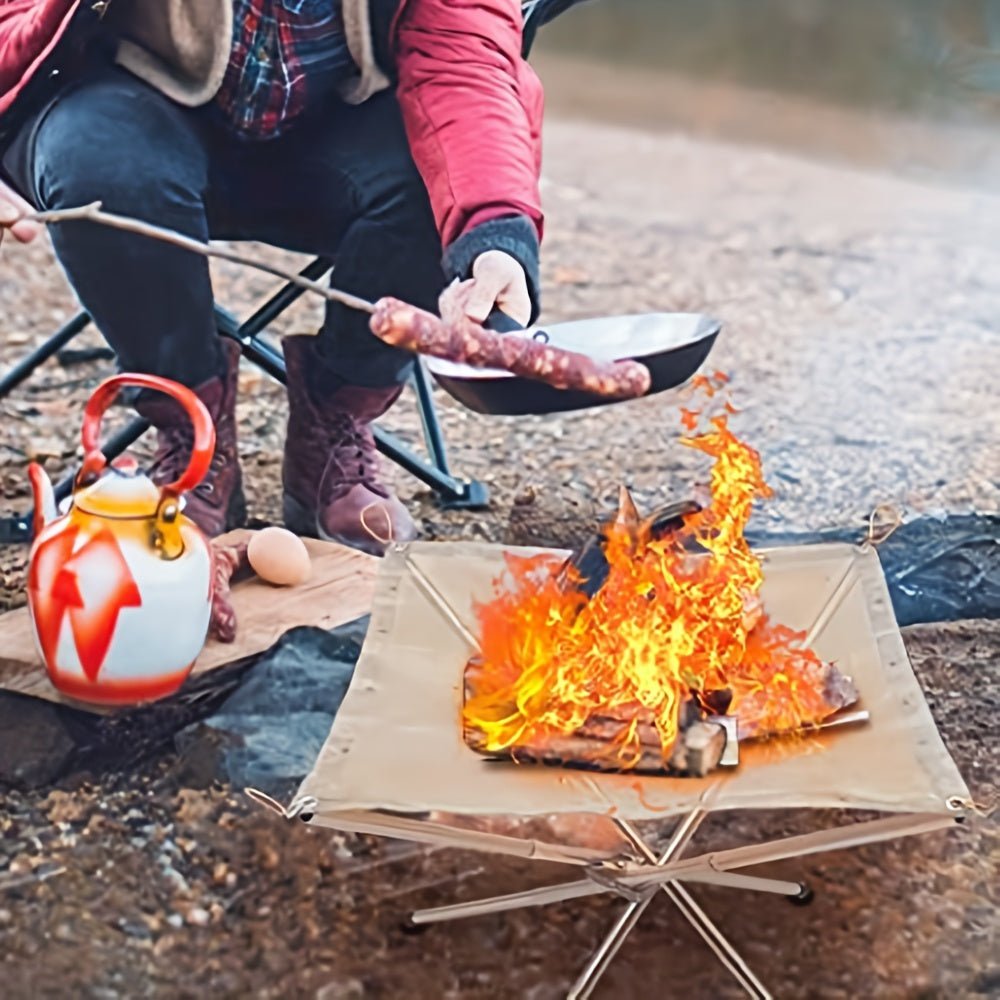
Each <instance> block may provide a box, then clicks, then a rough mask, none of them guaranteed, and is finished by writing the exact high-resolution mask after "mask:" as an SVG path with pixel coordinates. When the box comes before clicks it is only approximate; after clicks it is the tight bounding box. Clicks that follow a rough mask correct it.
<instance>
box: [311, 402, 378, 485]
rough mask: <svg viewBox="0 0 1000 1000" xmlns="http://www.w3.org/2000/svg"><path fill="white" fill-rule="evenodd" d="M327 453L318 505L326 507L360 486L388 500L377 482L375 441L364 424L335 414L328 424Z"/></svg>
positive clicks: (349, 417) (346, 416) (343, 415)
mask: <svg viewBox="0 0 1000 1000" xmlns="http://www.w3.org/2000/svg"><path fill="white" fill-rule="evenodd" d="M329 427H330V441H331V447H330V454H329V457H328V459H327V465H326V472H325V474H324V476H323V485H322V496H321V497H320V499H321V502H322V503H324V504H326V503H329V502H330V501H332V500H335V499H337V498H338V497H340V496H342V495H343V494H345V493H347V492H348V491H349V490H350V489H351V488H352V487H354V486H357V485H359V484H360V485H363V486H365V487H366V488H367V489H369V490H371V492H372V493H375V494H377V495H378V496H381V497H384V498H388V497H389V491H388V490H387V489H386V487H385V486H383V485H382V483H381V482H379V468H378V456H377V455H376V452H375V440H374V438H373V437H372V432H371V429H370V428H369V427H368V425H367V424H360V423H359V422H358V421H356V420H354V419H353V418H352V417H351V416H350V415H349V414H346V413H338V414H335V415H334V416H333V418H332V420H331V422H330V425H329Z"/></svg>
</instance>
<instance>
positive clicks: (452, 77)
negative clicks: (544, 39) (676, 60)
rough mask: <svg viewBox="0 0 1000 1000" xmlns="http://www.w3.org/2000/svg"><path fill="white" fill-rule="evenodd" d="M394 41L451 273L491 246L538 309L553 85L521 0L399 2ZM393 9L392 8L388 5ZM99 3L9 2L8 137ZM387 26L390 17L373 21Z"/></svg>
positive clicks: (4, 59)
mask: <svg viewBox="0 0 1000 1000" xmlns="http://www.w3.org/2000/svg"><path fill="white" fill-rule="evenodd" d="M396 4H397V6H395V8H394V9H393V10H392V15H393V16H392V19H391V26H390V28H389V37H388V38H387V39H386V40H385V41H386V42H387V44H386V45H385V46H384V47H385V49H386V50H387V51H388V52H389V54H390V56H391V59H392V61H393V64H394V65H393V66H392V72H393V73H394V75H395V77H396V81H397V93H398V97H399V103H400V107H401V109H402V113H403V118H404V121H405V124H406V129H407V134H408V136H409V140H410V147H411V151H412V154H413V159H414V162H415V163H416V165H417V168H418V169H419V170H420V173H421V176H422V177H423V179H424V183H425V184H426V187H427V190H428V192H429V194H430V199H431V205H432V207H433V210H434V216H435V219H436V220H437V224H438V228H439V231H440V233H441V239H442V244H443V245H444V247H445V248H446V250H445V268H446V270H447V271H448V272H449V274H450V275H454V276H463V277H464V276H465V275H466V274H467V273H468V269H469V267H470V266H471V263H472V261H473V260H474V259H475V257H476V256H478V254H479V253H481V252H482V251H483V250H484V249H503V250H507V251H508V252H510V253H512V254H513V255H514V256H515V257H516V258H517V259H518V260H520V261H521V263H522V264H523V265H524V267H525V270H526V272H527V273H528V276H529V284H530V285H531V286H532V287H531V291H532V298H533V299H534V300H535V301H536V303H537V285H538V279H537V269H538V263H537V257H538V241H539V240H540V238H541V233H542V211H541V199H540V196H539V190H538V180H539V172H540V169H541V139H540V133H541V120H542V105H543V98H542V88H541V84H540V83H539V81H538V78H537V77H536V76H535V74H534V71H533V70H532V69H531V68H530V67H529V66H528V64H527V62H525V60H524V59H523V58H522V55H521V47H522V12H521V4H520V0H396ZM373 5H374V6H381V7H382V9H383V10H384V7H385V5H384V3H381V4H380V3H378V2H377V0H376V3H375V4H373ZM101 7H102V5H101V4H100V2H97V0H0V138H2V131H3V129H2V126H3V123H4V119H5V118H7V119H8V121H9V120H11V113H12V112H14V111H16V110H17V109H18V108H19V107H21V108H23V106H24V104H25V103H26V102H30V100H31V97H30V95H31V91H32V88H33V87H34V86H35V85H37V84H38V83H39V81H40V80H42V79H43V78H44V77H45V76H47V75H48V74H50V73H51V71H52V68H53V67H54V66H55V65H56V54H57V52H58V49H59V46H60V41H61V40H64V39H67V38H68V37H69V36H70V35H71V34H73V32H75V31H76V30H77V27H76V25H77V23H79V22H80V21H90V22H94V21H96V15H95V13H94V12H95V11H97V12H98V13H99V12H100V10H101ZM373 20H374V21H375V22H376V23H377V22H378V18H377V17H376V18H374V19H373Z"/></svg>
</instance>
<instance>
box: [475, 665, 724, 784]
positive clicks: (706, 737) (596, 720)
mask: <svg viewBox="0 0 1000 1000" xmlns="http://www.w3.org/2000/svg"><path fill="white" fill-rule="evenodd" d="M482 669H483V664H482V661H480V660H478V659H472V660H470V661H469V664H468V665H467V667H466V673H465V683H466V696H467V697H468V696H470V695H471V694H472V692H474V690H475V689H476V686H477V674H478V673H479V672H480V671H482ZM633 720H638V721H633ZM633 724H634V725H635V727H636V736H637V737H638V746H635V744H633V746H632V748H631V749H630V751H628V752H625V751H623V749H622V745H623V741H622V735H623V733H624V732H625V731H626V730H627V729H628V728H629V726H630V725H633ZM678 726H679V732H678V736H677V739H676V741H675V742H674V745H673V750H672V752H671V754H670V756H669V757H667V758H666V759H664V754H663V747H662V743H661V740H660V736H659V734H658V733H657V731H656V727H655V725H654V724H653V720H652V717H651V715H650V714H649V713H648V712H643V711H642V710H641V709H640V710H636V711H634V712H632V713H629V712H624V711H622V710H621V709H610V708H609V709H608V710H607V711H606V712H604V713H603V714H601V715H594V716H591V717H590V718H588V719H586V720H585V721H584V722H583V723H582V724H581V726H580V727H579V729H577V730H576V731H575V732H573V733H569V734H562V733H557V734H553V735H551V736H550V737H548V738H547V739H545V740H541V741H538V742H537V743H523V744H521V743H519V744H515V745H513V746H511V747H509V748H507V749H506V750H504V751H491V750H490V749H489V748H488V746H487V743H486V739H485V737H484V734H483V733H482V732H481V731H478V730H476V729H472V728H469V727H466V728H465V731H464V739H465V742H466V744H467V745H468V746H469V747H470V749H472V750H475V751H476V753H479V754H482V755H483V756H485V757H491V758H493V759H503V758H507V759H510V760H516V761H519V762H520V763H526V764H527V763H535V764H548V765H552V766H556V767H571V768H576V769H579V770H590V771H623V770H628V771H635V772H636V773H637V774H671V775H683V776H691V777H704V776H705V775H706V774H708V773H709V772H710V771H713V770H714V769H715V768H716V767H718V766H719V761H720V760H721V758H722V754H723V752H724V751H725V749H726V730H725V728H724V727H723V726H722V725H720V724H719V723H715V722H710V721H706V719H705V717H704V712H703V710H702V709H701V707H700V706H699V705H698V703H697V701H696V700H695V699H693V698H692V699H689V700H688V701H687V702H685V703H684V705H682V706H681V709H680V717H679V719H678Z"/></svg>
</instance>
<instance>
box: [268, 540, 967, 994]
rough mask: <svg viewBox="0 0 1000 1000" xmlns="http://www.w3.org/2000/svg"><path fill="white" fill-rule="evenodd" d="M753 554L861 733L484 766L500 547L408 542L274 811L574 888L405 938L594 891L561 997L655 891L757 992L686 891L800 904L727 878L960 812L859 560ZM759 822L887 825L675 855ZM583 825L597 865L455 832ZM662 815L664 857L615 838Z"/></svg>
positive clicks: (594, 967)
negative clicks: (707, 762) (721, 749)
mask: <svg viewBox="0 0 1000 1000" xmlns="http://www.w3.org/2000/svg"><path fill="white" fill-rule="evenodd" d="M519 551H521V552H525V551H526V550H519ZM760 555H761V557H762V559H763V565H764V571H765V584H764V588H763V598H764V605H765V608H766V610H767V611H768V612H769V613H771V614H772V615H773V616H774V617H775V618H776V619H777V620H780V621H781V622H783V623H785V624H787V625H788V626H790V627H792V628H795V629H797V630H802V631H803V632H805V633H806V634H807V635H808V642H809V643H810V644H811V645H812V647H813V648H814V649H815V650H816V652H817V653H818V654H819V655H820V656H821V657H822V658H823V659H824V660H826V661H832V662H834V663H836V664H837V665H838V667H839V668H840V670H842V671H843V672H844V673H845V674H847V675H849V676H850V677H851V678H852V679H853V682H854V684H855V685H856V686H857V689H858V692H859V695H860V701H859V702H858V704H857V705H855V706H853V708H854V709H855V710H863V711H864V712H865V713H867V717H866V720H865V721H860V722H859V721H857V717H855V721H854V723H853V724H851V725H844V726H836V727H832V728H824V729H822V730H819V731H816V732H815V733H812V734H810V735H809V736H808V737H806V738H804V739H781V740H775V741H770V742H764V743H755V744H746V745H744V746H743V747H740V748H739V764H738V766H736V767H723V768H720V769H719V770H717V771H714V772H713V773H711V774H709V775H708V776H706V777H703V778H697V777H665V776H657V775H643V774H637V773H621V774H615V773H596V772H588V771H583V770H571V769H565V768H553V767H546V766H543V765H530V764H516V763H513V762H504V761H491V760H487V759H485V758H484V757H482V756H481V755H479V754H477V753H476V752H475V751H474V750H472V749H470V748H469V746H468V745H467V744H466V742H465V740H464V739H463V731H462V719H461V717H462V705H463V693H464V692H463V683H464V681H463V678H464V672H465V669H466V664H467V662H468V660H469V658H470V655H472V654H473V653H474V651H475V644H476V619H475V616H474V613H473V605H474V602H476V601H483V600H487V599H488V598H489V597H490V596H491V594H492V584H493V581H494V580H495V579H496V578H497V577H498V576H500V574H501V572H502V570H503V566H504V550H503V549H501V548H498V547H494V546H488V545H481V544H468V543H457V544H441V543H417V544H413V545H410V546H406V547H401V548H398V549H397V550H395V551H394V552H392V553H391V554H390V555H389V556H388V557H387V559H386V561H385V564H384V566H383V568H382V571H381V575H380V580H379V585H378V588H377V592H376V597H375V604H374V610H373V615H372V620H371V625H370V628H369V632H368V637H367V640H366V643H365V646H364V650H363V652H362V655H361V658H360V660H359V662H358V666H357V672H356V674H355V677H354V680H353V682H352V684H351V687H350V690H349V692H348V694H347V697H346V700H345V701H344V703H343V706H342V707H341V709H340V712H339V714H338V715H337V718H336V721H335V723H334V726H333V729H332V731H331V733H330V735H329V738H328V739H327V742H326V745H325V746H324V748H323V751H322V752H321V754H320V756H319V758H318V760H317V763H316V766H315V768H314V769H313V772H312V773H311V774H310V775H309V776H308V777H307V778H306V780H305V781H304V782H303V784H302V786H301V788H300V790H299V794H298V796H297V797H296V799H295V800H294V801H293V803H292V804H291V806H290V807H289V808H288V809H287V810H284V814H285V815H286V816H287V817H289V818H291V817H298V818H299V819H302V820H305V821H306V822H308V823H311V824H315V825H318V826H324V827H331V828H333V829H337V830H342V831H351V832H360V833H367V834H377V835H383V836H386V837H394V838H400V839H404V840H410V841H415V842H422V843H428V844H434V845H437V846H451V847H455V848H461V849H471V850H478V851H485V852H493V853H498V854H509V855H513V856H517V857H522V858H530V859H534V860H542V861H549V862H559V863H562V864H565V865H567V866H570V868H571V869H572V870H573V871H574V874H575V877H574V878H572V879H571V880H569V881H567V882H564V883H562V884H558V885H551V886H546V887H542V888H537V889H530V890H527V891H524V892H516V893H512V894H510V895H505V896H498V897H494V898H491V899H484V900H479V901H475V902H466V903H457V904H455V905H451V906H442V907H436V908H434V909H426V910H418V911H417V912H415V913H414V914H413V915H412V921H413V922H414V923H415V924H429V923H433V922H436V921H444V920H455V919H458V918H461V917H473V916H478V915H480V914H486V913H496V912H499V911H503V910H513V909H518V908H522V907H528V906H539V905H542V904H545V903H551V902H557V901H560V900H567V899H572V898H576V897H581V896H588V895H594V894H598V893H611V894H615V895H619V896H621V897H623V898H624V899H626V900H628V901H629V902H628V906H627V908H626V909H625V911H624V912H623V913H622V915H621V916H620V918H619V919H618V921H617V922H616V924H615V925H614V927H613V929H612V930H611V932H610V933H609V935H608V936H607V938H606V939H605V941H604V942H603V943H602V945H601V946H600V948H599V949H598V951H597V952H596V954H595V955H594V958H593V960H592V961H591V962H590V964H589V965H588V966H587V967H586V969H585V970H583V972H582V974H581V976H580V978H579V979H578V980H577V982H576V983H575V984H574V985H573V987H572V988H571V990H570V991H569V996H570V997H585V996H588V995H589V994H590V992H591V990H592V989H593V987H594V985H595V983H596V981H597V979H598V978H599V976H600V975H601V974H602V973H603V971H604V970H605V968H606V967H607V965H608V963H609V962H610V960H611V958H612V957H613V956H614V954H615V953H616V952H617V950H618V948H619V947H620V946H621V943H622V941H623V940H624V938H625V937H626V935H627V934H628V933H629V931H630V930H631V929H632V927H633V926H634V924H635V923H636V920H637V919H638V917H639V916H640V915H641V913H642V912H643V910H644V909H645V907H646V906H647V905H648V904H649V902H650V901H651V899H652V898H653V897H654V895H656V894H657V892H659V891H662V892H664V893H665V894H666V895H667V896H668V897H669V898H670V899H671V901H672V902H673V903H674V904H675V905H676V906H677V908H678V909H679V910H680V912H681V913H682V914H683V915H684V917H685V919H687V920H688V921H689V922H690V923H691V924H692V925H693V926H694V928H695V929H696V930H697V931H698V933H699V934H700V935H701V937H702V938H703V939H704V940H705V942H706V943H707V944H708V945H709V947H710V948H711V949H712V951H713V952H714V953H715V955H716V956H717V957H718V958H719V959H720V961H721V962H722V963H723V964H724V965H725V966H726V968H728V969H729V970H730V972H731V973H732V974H733V975H734V976H735V977H736V979H737V980H738V981H739V982H740V984H741V985H742V986H743V987H744V988H745V989H746V991H747V993H748V994H749V995H751V996H755V997H766V996H768V995H769V994H768V992H767V990H766V989H765V987H764V986H763V985H761V983H760V982H759V981H758V980H757V978H756V977H755V976H754V974H753V973H752V972H751V971H750V969H749V968H748V967H747V965H746V963H745V962H744V961H743V960H742V959H741V958H740V956H739V955H738V954H737V953H736V951H735V950H734V948H733V947H732V945H731V944H730V943H729V942H728V941H727V940H726V939H725V938H724V937H723V936H722V934H721V933H720V932H719V930H718V929H717V928H716V927H715V925H714V924H713V923H712V921H711V920H710V919H709V918H708V916H707V915H706V914H705V913H704V911H703V910H701V908H700V907H699V906H698V905H697V903H696V902H695V901H694V899H693V898H692V897H691V895H690V894H689V893H688V890H687V888H686V883H695V882H701V883H709V884H713V885H722V886H729V887H730V888H733V889H744V890H750V891H756V892H770V893H777V894H780V895H784V896H787V897H791V898H792V899H793V900H794V899H797V900H799V901H804V900H805V899H806V898H807V896H808V894H809V890H808V889H807V888H806V887H804V886H803V885H802V884H800V883H798V882H789V881H783V880H780V879H775V878H768V877H761V876H758V875H755V874H748V873H747V872H746V869H748V868H751V867H752V866H754V865H759V864H764V863H767V862H772V861H778V860H781V859H787V858H797V857H802V856H805V855H808V854H816V853H819V852H822V851H828V850H836V849H840V848H847V847H854V846H858V845H862V844H871V843H876V842H879V841H883V840H888V839H891V838H895V837H902V836H908V835H911V834H919V833H929V832H931V831H934V830H941V829H944V828H947V827H950V826H951V825H952V824H954V823H956V822H958V821H960V820H961V819H962V817H963V815H964V813H965V811H966V809H967V808H969V806H970V801H969V793H968V790H967V789H966V786H965V783H964V782H963V780H962V778H961V776H960V775H959V773H958V770H957V768H956V766H955V764H954V762H953V761H952V760H951V758H950V756H949V755H948V752H947V750H946V749H945V747H944V744H943V743H942V741H941V738H940V736H939V734H938V732H937V729H936V727H935V725H934V721H933V719H932V717H931V714H930V712H929V710H928V708H927V705H926V703H925V701H924V698H923V695H922V694H921V691H920V688H919V686H918V684H917V682H916V678H915V677H914V675H913V671H912V669H911V667H910V664H909V661H908V658H907V655H906V650H905V648H904V646H903V642H902V638H901V636H900V633H899V630H898V628H897V626H896V623H895V619H894V617H893V613H892V608H891V605H890V602H889V594H888V590H887V587H886V584H885V580H884V577H883V574H882V570H881V566H880V564H879V560H878V556H877V554H876V552H875V550H874V549H873V548H872V547H870V546H868V545H865V546H860V547H855V546H851V545H845V544H835V545H813V546H802V547H796V548H781V549H771V550H767V551H765V552H762V553H760ZM730 738H731V737H730ZM733 749H735V747H727V751H731V750H733ZM255 797H258V798H261V799H263V798H265V797H263V796H259V795H256V796H255ZM776 808H786V809H829V808H837V809H845V808H846V809H859V810H866V811H875V812H882V813H886V814H888V815H886V816H884V817H881V818H878V819H867V820H864V821H859V822H856V823H853V824H851V825H848V826H844V827H836V828H833V829H828V830H824V831H820V832H815V833H809V834H805V835H801V836H793V837H789V838H787V839H784V840H778V841H771V842H768V843H759V844H748V845H746V846H743V847H739V848H735V849H732V850H725V851H718V852H713V853H708V854H701V855H696V856H692V857H683V858H682V855H683V854H684V852H685V849H686V848H687V847H688V845H689V843H690V841H691V839H692V837H693V836H694V834H695V832H696V831H697V829H698V827H699V825H700V824H701V823H702V821H703V820H704V819H705V818H706V816H707V815H708V814H709V813H711V812H714V811H720V810H727V809H776ZM587 813H590V814H595V813H596V814H604V815H606V816H609V817H610V818H611V820H612V821H613V822H614V824H615V825H616V826H617V828H618V830H619V831H620V833H621V834H622V835H623V836H624V838H625V840H626V842H627V846H626V847H624V848H623V849H622V851H621V852H619V853H612V852H611V851H609V850H604V849H597V848H593V847H589V848H588V847H577V846H571V845H568V844H559V843H543V842H539V841H536V840H531V839H526V838H521V837H518V836H508V835H500V834H496V833H490V832H486V831H484V830H476V829H465V828H463V826H462V818H463V817H466V816H498V815H502V816H517V817H541V816H545V815H551V814H587ZM441 814H445V816H444V818H442V816H441ZM671 817H676V819H677V824H676V828H675V829H674V831H673V834H672V836H671V838H670V840H669V843H668V844H667V846H666V849H665V850H663V851H661V852H659V853H654V851H653V849H652V848H650V847H649V846H648V845H647V843H646V842H645V840H644V839H643V837H642V836H641V835H640V833H639V831H638V829H637V828H636V826H635V825H634V824H635V823H636V822H637V821H643V820H659V821H662V820H664V819H666V818H671Z"/></svg>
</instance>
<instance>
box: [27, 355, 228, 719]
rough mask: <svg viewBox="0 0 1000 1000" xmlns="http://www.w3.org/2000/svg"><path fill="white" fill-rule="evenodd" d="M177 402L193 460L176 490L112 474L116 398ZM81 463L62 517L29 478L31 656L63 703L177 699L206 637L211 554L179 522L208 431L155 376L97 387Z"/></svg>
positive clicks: (38, 473)
mask: <svg viewBox="0 0 1000 1000" xmlns="http://www.w3.org/2000/svg"><path fill="white" fill-rule="evenodd" d="M125 386H134V387H137V388H141V389H152V390H157V391H159V392H163V393H166V394H167V395H169V396H172V397H173V398H174V399H175V400H176V401H177V402H178V403H179V404H180V405H181V406H182V407H183V408H184V410H185V411H186V413H187V416H188V417H189V419H190V420H191V423H192V425H193V430H194V434H193V444H192V448H191V457H190V460H189V462H188V466H187V468H186V469H185V471H184V473H183V474H182V475H181V476H180V478H179V479H177V480H176V482H173V483H170V484H169V485H167V486H162V487H160V486H156V485H155V484H154V483H153V481H152V480H151V479H150V478H149V477H148V476H146V475H145V474H143V473H142V472H140V471H139V470H138V467H137V466H136V464H135V462H134V461H132V460H123V461H120V462H116V463H114V464H113V465H112V464H109V463H108V461H107V459H106V458H105V456H104V454H103V453H102V452H101V449H100V426H101V418H102V416H103V415H104V412H105V410H107V408H108V407H109V406H110V405H111V403H112V402H113V401H114V399H115V397H116V396H117V394H118V392H119V390H120V389H122V388H124V387H125ZM82 437H83V451H84V459H83V465H82V467H81V469H80V472H79V474H78V475H77V477H76V482H75V483H74V487H73V496H72V500H71V502H70V504H69V507H68V509H67V510H66V511H65V513H64V514H62V515H61V516H60V515H59V514H58V512H57V510H56V504H55V495H54V493H53V489H52V484H51V482H50V481H49V478H48V476H46V474H45V472H44V471H43V470H42V468H41V467H40V466H39V465H36V464H32V465H31V466H30V468H29V470H28V473H29V476H30V478H31V485H32V488H33V490H34V494H35V524H34V529H35V539H34V543H33V545H32V548H31V556H30V562H29V566H28V607H29V609H30V611H31V620H32V624H33V626H34V632H35V641H36V645H37V647H38V651H39V653H40V654H41V657H42V659H43V661H44V663H45V667H46V669H47V670H48V674H49V678H50V679H51V681H52V683H53V685H54V686H55V687H56V688H58V690H59V691H61V692H62V693H63V694H66V695H67V696H69V697H71V698H76V699H79V700H81V701H86V702H95V703H101V704H118V705H121V704H135V703H139V702H147V701H154V700H156V699H158V698H163V697H166V696H167V695H170V694H173V693H174V692H175V691H176V690H177V689H178V688H179V687H180V686H181V684H183V683H184V681H185V680H186V679H187V676H188V674H189V673H190V672H191V668H192V666H193V665H194V661H195V659H196V658H197V656H198V654H199V653H200V652H201V649H202V646H203V645H204V643H205V637H206V635H207V634H208V626H209V617H210V613H211V603H212V572H211V569H212V556H211V551H210V549H209V545H208V542H207V541H206V540H205V538H204V536H203V535H202V533H201V532H200V531H199V530H198V528H197V527H196V526H195V524H194V523H193V522H192V521H191V520H190V519H189V518H187V517H185V516H184V514H183V513H182V507H183V499H182V498H183V495H184V493H186V492H187V491H189V490H191V489H193V488H194V487H195V486H197V485H198V484H199V483H200V482H201V480H202V479H203V478H204V476H205V474H206V473H207V472H208V467H209V463H210V462H211V460H212V455H213V454H214V451H215V428H214V427H213V426H212V418H211V416H210V415H209V412H208V410H207V409H206V408H205V405H204V404H203V403H202V402H201V400H200V399H199V398H198V397H197V396H196V395H195V394H194V393H193V392H191V390H190V389H186V388H184V386H182V385H178V384H177V383H176V382H171V381H170V380H168V379H163V378H158V377H157V376H153V375H134V374H126V375H118V376H116V377H114V378H110V379H107V380H106V381H105V382H103V383H102V384H101V385H100V386H98V388H97V389H96V391H95V392H94V394H93V395H92V396H91V397H90V400H89V401H88V403H87V406H86V408H85V410H84V415H83V434H82Z"/></svg>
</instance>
